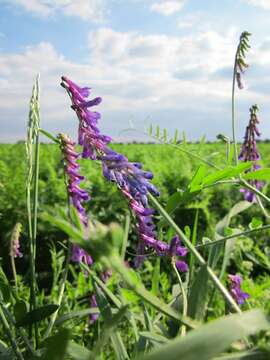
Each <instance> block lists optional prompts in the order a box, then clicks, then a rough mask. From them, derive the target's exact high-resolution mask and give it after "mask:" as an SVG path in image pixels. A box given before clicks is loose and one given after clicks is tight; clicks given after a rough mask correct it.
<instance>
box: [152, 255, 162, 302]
mask: <svg viewBox="0 0 270 360" xmlns="http://www.w3.org/2000/svg"><path fill="white" fill-rule="evenodd" d="M159 277H160V258H159V257H158V258H157V259H156V263H155V266H154V270H153V276H152V287H151V293H152V294H154V295H158V293H159Z"/></svg>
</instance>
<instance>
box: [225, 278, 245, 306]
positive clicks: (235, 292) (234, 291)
mask: <svg viewBox="0 0 270 360" xmlns="http://www.w3.org/2000/svg"><path fill="white" fill-rule="evenodd" d="M228 278H229V282H230V293H231V295H232V297H233V298H234V300H235V301H236V302H237V303H238V304H239V305H242V304H243V303H244V302H245V300H246V299H248V298H249V294H247V293H245V292H243V291H242V290H241V283H242V278H241V276H240V275H228Z"/></svg>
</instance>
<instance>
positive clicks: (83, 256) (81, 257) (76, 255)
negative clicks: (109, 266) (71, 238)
mask: <svg viewBox="0 0 270 360" xmlns="http://www.w3.org/2000/svg"><path fill="white" fill-rule="evenodd" d="M71 260H72V261H74V262H77V263H85V264H87V265H92V264H93V259H92V258H91V256H90V255H89V254H88V253H87V252H86V251H84V250H83V249H81V248H80V247H79V246H78V245H73V248H72V256H71Z"/></svg>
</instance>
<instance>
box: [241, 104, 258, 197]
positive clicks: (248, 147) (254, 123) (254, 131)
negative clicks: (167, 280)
mask: <svg viewBox="0 0 270 360" xmlns="http://www.w3.org/2000/svg"><path fill="white" fill-rule="evenodd" d="M249 111H250V120H249V124H248V126H247V127H246V132H245V137H244V142H243V145H242V147H241V152H240V155H239V160H241V161H253V166H252V169H251V170H248V171H256V170H258V169H259V168H260V165H258V164H257V163H256V161H257V160H259V159H260V154H259V151H258V148H257V144H256V136H260V135H261V134H260V131H259V129H258V124H259V120H258V117H257V111H258V107H257V105H253V106H252V107H251V108H250V109H249ZM249 182H250V184H251V185H252V186H254V187H256V189H258V190H260V189H261V188H262V187H263V183H262V182H261V181H258V180H251V181H249ZM240 191H241V192H243V193H244V197H245V200H247V201H250V202H252V201H254V200H255V199H256V197H255V194H254V193H253V192H252V191H250V190H249V189H241V190H240Z"/></svg>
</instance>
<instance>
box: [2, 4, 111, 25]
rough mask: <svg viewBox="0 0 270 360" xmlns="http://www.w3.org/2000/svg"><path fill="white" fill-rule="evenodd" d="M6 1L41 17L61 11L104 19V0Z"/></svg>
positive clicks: (89, 18) (84, 18)
mask: <svg viewBox="0 0 270 360" xmlns="http://www.w3.org/2000/svg"><path fill="white" fill-rule="evenodd" d="M7 3H9V4H13V5H17V6H21V7H23V8H24V9H25V10H26V11H29V12H32V13H33V14H35V15H38V16H42V17H46V16H51V15H54V14H56V13H58V12H61V13H63V14H65V15H67V16H78V17H80V18H81V19H83V20H91V21H95V22H98V21H101V20H103V19H104V13H105V0H76V1H74V0H9V1H7Z"/></svg>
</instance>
